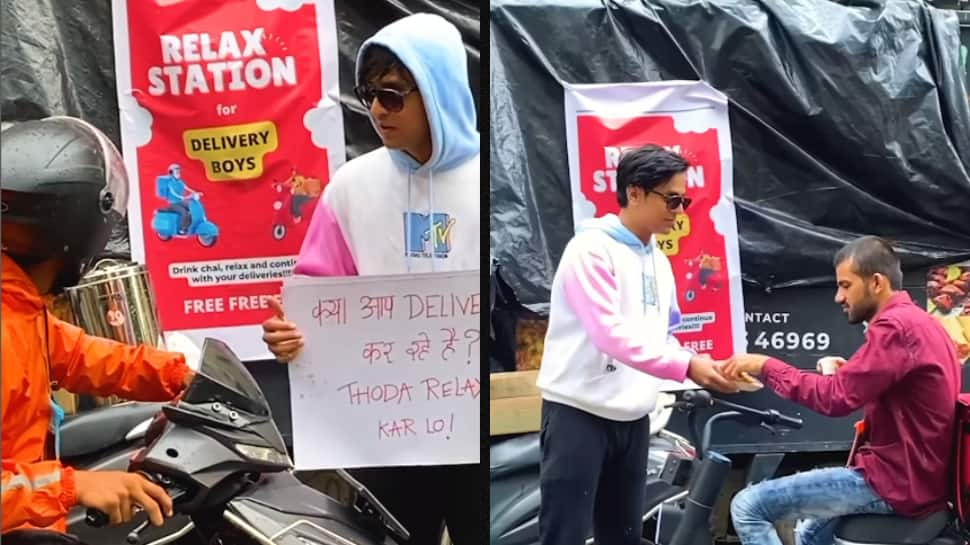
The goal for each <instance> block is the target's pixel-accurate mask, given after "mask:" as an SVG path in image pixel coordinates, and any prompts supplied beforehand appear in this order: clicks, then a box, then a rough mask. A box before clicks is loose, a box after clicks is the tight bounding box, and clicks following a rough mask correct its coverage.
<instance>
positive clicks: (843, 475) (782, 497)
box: [731, 467, 892, 545]
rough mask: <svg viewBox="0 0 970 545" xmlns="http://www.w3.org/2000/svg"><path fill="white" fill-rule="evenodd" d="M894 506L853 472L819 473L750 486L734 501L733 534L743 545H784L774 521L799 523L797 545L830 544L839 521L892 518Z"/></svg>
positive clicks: (841, 468) (813, 472)
mask: <svg viewBox="0 0 970 545" xmlns="http://www.w3.org/2000/svg"><path fill="white" fill-rule="evenodd" d="M889 513H892V508H891V507H889V505H888V504H887V503H886V502H885V501H883V500H882V499H881V498H880V497H879V496H877V495H876V493H875V492H873V491H872V489H871V488H870V487H869V485H868V484H867V483H866V481H865V479H864V478H863V477H862V474H861V473H859V472H858V471H857V470H855V469H851V468H847V467H836V468H826V469H815V470H812V471H806V472H803V473H797V474H795V475H790V476H788V477H782V478H780V479H772V480H769V481H763V482H760V483H758V484H754V485H751V486H749V487H747V488H745V489H744V490H742V491H740V492H738V494H737V495H736V496H735V497H734V499H733V500H732V501H731V518H732V519H733V520H734V530H735V531H736V532H737V534H738V538H740V540H741V543H742V544H743V545H782V543H781V539H780V538H779V537H778V533H777V532H775V527H774V522H776V521H781V520H798V519H801V520H800V522H799V524H798V525H797V526H796V528H795V536H796V542H797V543H798V544H799V545H832V543H833V541H834V540H835V537H834V534H835V526H836V522H837V521H838V518H839V517H842V516H845V515H855V514H889Z"/></svg>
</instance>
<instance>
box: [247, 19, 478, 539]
mask: <svg viewBox="0 0 970 545" xmlns="http://www.w3.org/2000/svg"><path fill="white" fill-rule="evenodd" d="M356 80H357V81H356V83H357V86H356V88H355V92H356V94H357V96H358V98H359V99H360V100H361V102H362V103H363V104H364V106H365V107H366V108H368V110H369V111H370V115H371V121H372V123H373V125H374V128H375V129H376V130H377V132H378V134H380V137H381V140H382V142H383V144H384V146H383V147H381V148H378V149H376V150H374V151H371V152H369V153H366V154H364V155H362V156H360V157H357V158H356V159H353V160H352V161H349V162H347V163H346V164H345V165H344V166H343V167H341V168H340V169H339V170H338V171H337V172H336V173H335V174H334V176H333V179H331V180H330V183H329V184H328V185H327V187H326V189H325V190H324V193H323V197H322V198H321V199H320V201H319V205H318V206H317V209H316V210H315V211H314V214H313V219H312V220H311V222H310V226H309V229H308V232H307V236H306V238H305V239H304V242H303V247H302V249H301V250H300V256H299V258H298V260H297V264H296V267H295V269H294V273H295V274H302V275H308V276H353V275H374V274H377V275H380V274H406V273H424V272H432V271H461V270H474V269H480V268H481V265H480V262H481V257H480V252H479V247H480V240H481V236H480V221H479V217H480V213H481V208H480V204H479V178H480V174H479V170H480V169H479V149H480V147H479V134H478V130H477V128H476V123H475V120H476V112H475V104H474V101H473V99H472V94H471V89H470V87H469V83H468V67H467V58H466V53H465V48H464V44H463V43H462V40H461V36H460V34H459V32H458V29H457V28H455V27H454V26H453V25H451V24H450V23H448V22H447V21H445V20H444V19H443V18H441V17H439V16H437V15H429V14H417V15H412V16H409V17H405V18H403V19H400V20H398V21H396V22H394V23H392V24H390V25H388V26H386V27H384V28H383V29H381V30H380V31H379V32H378V33H377V34H375V35H374V36H373V37H371V38H370V39H368V40H367V41H366V42H364V44H363V45H362V46H361V48H360V51H359V52H358V55H357V67H356ZM275 307H276V313H277V315H276V316H275V317H273V318H271V319H269V320H267V321H266V322H265V323H264V324H263V330H264V335H263V339H264V341H265V342H266V344H267V345H268V346H269V348H270V350H271V351H272V352H273V354H275V355H276V357H277V358H278V359H279V360H280V361H283V362H287V361H291V360H292V359H293V358H294V357H295V356H296V354H297V353H298V352H299V350H300V349H301V348H302V346H303V337H302V335H301V333H300V332H299V331H297V330H296V327H295V326H294V325H293V324H292V323H290V322H288V321H286V319H285V318H284V317H283V312H282V309H281V308H280V307H279V304H278V303H275ZM337 440H339V439H337ZM478 467H479V466H478V465H455V466H432V467H395V468H371V469H360V470H353V471H352V473H353V474H354V476H355V477H356V478H358V479H360V480H361V481H362V482H363V483H364V484H365V485H366V486H367V487H368V488H370V489H371V491H372V492H374V494H375V495H376V496H377V498H378V499H380V500H381V501H382V502H383V503H384V504H385V505H386V506H387V507H388V509H389V510H390V511H391V512H392V513H393V514H394V515H395V516H396V517H397V518H398V520H399V521H400V522H401V523H402V524H403V525H404V526H405V527H406V528H407V529H408V531H409V532H410V533H411V540H410V542H411V543H415V544H421V545H425V544H428V545H435V544H436V543H437V542H438V539H439V533H440V531H441V526H442V523H446V524H447V527H448V533H449V536H450V538H451V540H452V541H453V542H454V543H455V545H471V544H473V543H479V542H480V540H481V536H482V535H484V533H485V528H484V526H483V524H482V521H483V520H484V516H483V513H482V512H481V511H482V506H484V505H485V501H484V499H485V492H484V486H485V485H484V483H483V482H481V479H480V478H479V476H480V472H479V471H478Z"/></svg>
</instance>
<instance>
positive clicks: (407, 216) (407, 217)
mask: <svg viewBox="0 0 970 545" xmlns="http://www.w3.org/2000/svg"><path fill="white" fill-rule="evenodd" d="M413 213H414V212H412V211H411V171H410V170H408V205H407V207H406V208H405V209H404V264H405V266H406V267H407V271H408V274H410V273H411V215H412V214H413Z"/></svg>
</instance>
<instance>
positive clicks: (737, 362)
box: [720, 354, 768, 380]
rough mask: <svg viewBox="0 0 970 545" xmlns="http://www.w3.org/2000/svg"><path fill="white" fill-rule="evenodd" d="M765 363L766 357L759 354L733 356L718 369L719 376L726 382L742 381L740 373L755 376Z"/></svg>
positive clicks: (759, 372)
mask: <svg viewBox="0 0 970 545" xmlns="http://www.w3.org/2000/svg"><path fill="white" fill-rule="evenodd" d="M766 361H768V356H763V355H761V354H735V355H733V356H731V359H729V360H728V361H727V363H726V364H724V366H723V367H721V368H720V371H721V375H723V376H724V377H725V378H727V379H728V380H744V377H742V376H741V374H742V373H747V374H749V375H752V376H757V375H760V374H761V372H762V371H763V370H764V367H765V362H766Z"/></svg>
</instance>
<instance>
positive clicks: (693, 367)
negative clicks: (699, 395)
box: [687, 355, 738, 394]
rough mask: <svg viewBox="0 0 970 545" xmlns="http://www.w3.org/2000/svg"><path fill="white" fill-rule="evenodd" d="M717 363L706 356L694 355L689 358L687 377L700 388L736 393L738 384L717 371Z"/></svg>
mask: <svg viewBox="0 0 970 545" xmlns="http://www.w3.org/2000/svg"><path fill="white" fill-rule="evenodd" d="M719 365H720V364H718V363H717V362H715V361H714V360H712V359H710V358H709V357H707V356H703V355H699V356H694V357H692V358H691V359H690V367H688V368H687V378H689V379H691V380H693V381H694V382H695V383H697V385H698V386H700V387H702V388H708V389H711V390H716V391H718V392H721V393H725V394H734V393H737V392H738V386H737V385H736V384H734V382H733V381H731V380H729V379H727V378H726V377H725V376H724V374H723V373H722V372H721V371H719V369H718V367H719Z"/></svg>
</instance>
